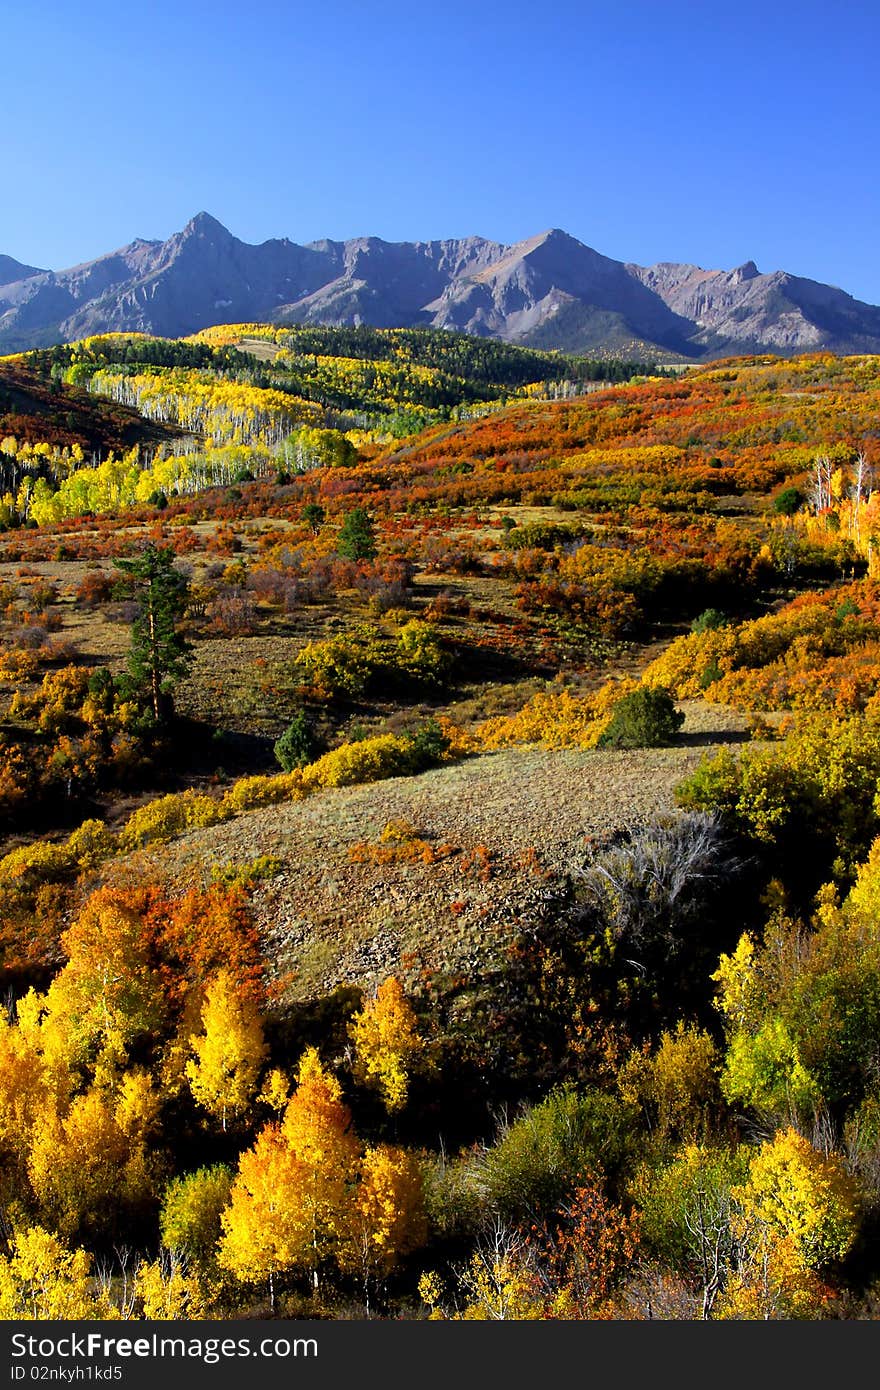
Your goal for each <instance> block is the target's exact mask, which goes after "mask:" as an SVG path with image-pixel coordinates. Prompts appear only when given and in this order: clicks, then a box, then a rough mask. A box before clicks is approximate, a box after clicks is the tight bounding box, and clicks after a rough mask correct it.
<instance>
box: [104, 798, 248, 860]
mask: <svg viewBox="0 0 880 1390" xmlns="http://www.w3.org/2000/svg"><path fill="white" fill-rule="evenodd" d="M228 815H229V812H228V810H227V809H226V807H225V806H224V804H223V802H222V801H218V800H216V799H215V798H214V797H212V796H203V795H200V794H199V793H198V792H194V791H186V792H177V793H174V792H172V793H171V794H170V795H168V796H160V797H158V798H157V799H156V800H155V801H148V802H147V804H146V805H145V806H141V807H139V808H138V810H137V811H134V812H132V814H131V815H130V816H129V818H128V820H127V821H126V822H125V825H124V826H123V827H122V830H121V831H120V834H119V841H120V844H121V846H122V848H123V849H137V848H140V847H141V846H142V845H147V844H150V843H151V842H153V841H157V840H159V841H161V840H170V839H172V838H173V837H174V836H175V835H180V834H181V833H182V832H183V831H184V830H190V829H193V828H195V827H197V826H206V825H216V824H218V822H220V821H223V820H227V819H228Z"/></svg>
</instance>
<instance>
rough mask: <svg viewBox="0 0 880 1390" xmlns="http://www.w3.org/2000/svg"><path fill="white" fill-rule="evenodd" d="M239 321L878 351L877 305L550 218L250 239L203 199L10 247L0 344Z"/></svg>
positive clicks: (693, 345)
mask: <svg viewBox="0 0 880 1390" xmlns="http://www.w3.org/2000/svg"><path fill="white" fill-rule="evenodd" d="M245 322H272V323H290V324H294V323H312V324H358V323H364V324H369V325H372V326H374V327H387V328H392V327H413V326H422V327H429V328H430V327H432V328H445V329H450V330H455V331H458V332H464V333H472V334H478V335H482V336H486V337H492V338H501V339H504V340H505V341H508V342H513V343H521V344H525V345H528V346H531V347H541V348H551V349H552V348H556V349H560V350H563V351H567V352H584V353H608V354H610V353H613V354H615V355H623V356H634V355H639V356H644V355H645V354H648V355H651V356H654V357H657V358H659V359H660V360H667V361H668V360H670V359H682V360H706V359H711V358H716V357H722V356H728V355H732V354H737V353H750V352H773V353H779V354H787V353H795V352H804V351H808V352H809V351H819V350H827V351H831V352H836V353H880V308H878V307H877V306H875V305H871V304H865V303H862V302H861V301H860V300H857V299H854V298H853V297H852V296H851V295H849V294H846V293H845V292H844V291H843V290H840V289H836V288H834V287H833V286H831V285H824V284H820V283H818V282H817V281H814V280H807V279H803V278H802V277H800V276H796V275H790V274H788V273H787V272H786V271H782V270H777V271H773V272H771V273H769V274H762V273H761V272H760V271H759V270H758V268H757V266H756V265H755V264H754V262H753V261H746V262H745V264H743V265H741V266H738V267H737V268H736V269H735V270H703V269H701V268H700V267H699V266H695V265H686V264H677V263H674V262H665V261H664V262H660V263H659V264H657V265H652V266H647V267H645V266H639V265H632V264H627V263H625V262H623V261H616V260H613V259H611V258H610V257H608V256H603V255H601V254H600V253H599V252H598V251H594V250H592V249H591V248H590V247H589V246H585V245H584V244H583V242H580V241H578V240H577V239H576V238H575V237H573V236H569V235H568V233H566V232H563V231H559V230H556V229H554V230H551V231H547V232H542V233H541V234H540V235H538V236H534V237H530V238H528V239H527V240H526V241H520V242H517V243H516V244H515V245H513V246H505V245H502V244H501V243H500V242H495V241H487V240H486V239H485V238H483V237H477V236H472V237H464V238H457V239H450V240H446V241H417V242H387V241H382V240H380V239H379V238H378V237H356V238H354V239H352V240H350V241H314V242H310V243H309V244H308V245H306V246H300V245H297V244H296V243H295V242H292V241H288V240H287V239H286V238H283V239H280V240H271V241H265V242H263V243H262V244H261V245H259V246H252V245H249V244H248V243H247V242H243V241H239V240H238V238H237V237H234V236H233V235H232V234H231V232H229V231H227V229H226V228H225V227H224V226H222V224H221V223H220V222H218V221H217V220H216V219H215V218H213V217H211V216H210V215H209V214H208V213H205V212H201V213H199V214H198V215H197V216H196V217H193V218H192V219H191V221H189V222H188V223H187V225H186V226H185V227H184V228H183V230H182V231H180V232H177V233H175V234H174V235H173V236H171V237H169V238H168V240H167V241H144V240H140V239H139V240H136V241H133V242H131V243H130V245H128V246H124V247H122V248H121V249H120V250H118V251H112V252H110V253H109V254H107V255H105V256H100V257H98V259H97V260H94V261H88V262H86V263H85V264H83V265H78V266H73V267H72V268H71V269H69V270H61V271H51V270H40V269H38V268H37V267H35V266H30V265H23V264H22V263H21V262H19V261H16V260H13V259H12V257H10V256H4V255H0V351H4V352H15V351H19V350H22V349H26V348H32V347H42V346H48V345H49V344H52V343H58V342H67V341H72V340H74V339H76V338H82V337H87V336H89V335H90V334H94V333H104V332H110V331H122V332H126V331H127V332H132V331H138V332H144V333H152V334H157V335H159V336H164V337H182V336H185V335H186V334H189V333H194V332H197V331H198V330H199V329H202V328H207V327H210V326H211V325H213V324H217V323H245Z"/></svg>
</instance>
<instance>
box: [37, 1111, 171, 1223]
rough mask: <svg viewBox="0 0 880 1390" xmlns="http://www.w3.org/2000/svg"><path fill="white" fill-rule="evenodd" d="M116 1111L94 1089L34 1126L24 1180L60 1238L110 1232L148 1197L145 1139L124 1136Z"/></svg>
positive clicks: (150, 1179)
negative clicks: (80, 1233)
mask: <svg viewBox="0 0 880 1390" xmlns="http://www.w3.org/2000/svg"><path fill="white" fill-rule="evenodd" d="M117 1113H118V1112H117V1102H116V1100H115V1098H114V1097H112V1096H110V1095H108V1094H105V1093H104V1092H102V1091H99V1090H97V1089H94V1088H93V1089H92V1090H90V1091H87V1092H85V1094H84V1095H81V1096H77V1097H76V1098H75V1100H73V1101H72V1103H71V1105H70V1108H69V1110H68V1111H67V1112H66V1113H59V1112H58V1111H57V1110H55V1109H54V1108H52V1107H49V1108H48V1109H47V1110H46V1111H45V1112H44V1113H43V1114H41V1116H40V1117H39V1119H38V1121H37V1123H36V1125H35V1127H34V1136H33V1143H32V1145H31V1152H30V1156H29V1159H28V1176H29V1178H30V1181H31V1186H32V1188H33V1190H34V1195H35V1196H36V1198H37V1200H38V1202H39V1203H40V1206H41V1208H42V1209H43V1211H44V1212H45V1213H46V1215H47V1216H48V1217H49V1218H50V1219H51V1220H52V1222H53V1224H54V1225H55V1227H56V1228H57V1229H58V1230H59V1231H60V1232H61V1234H62V1235H65V1236H67V1235H73V1234H74V1233H76V1232H77V1231H80V1230H81V1231H83V1232H84V1233H90V1234H91V1233H99V1234H113V1233H114V1232H115V1230H116V1223H117V1221H118V1219H119V1217H120V1215H121V1213H130V1212H131V1210H132V1208H137V1207H138V1206H139V1205H141V1204H142V1203H144V1202H145V1201H147V1200H148V1198H149V1197H150V1195H151V1193H152V1186H153V1175H152V1172H151V1166H150V1162H149V1157H148V1154H147V1152H146V1149H145V1146H144V1142H143V1135H140V1136H138V1135H134V1136H130V1135H128V1134H126V1133H125V1131H124V1130H123V1129H122V1128H121V1127H120V1124H119V1121H118V1118H117Z"/></svg>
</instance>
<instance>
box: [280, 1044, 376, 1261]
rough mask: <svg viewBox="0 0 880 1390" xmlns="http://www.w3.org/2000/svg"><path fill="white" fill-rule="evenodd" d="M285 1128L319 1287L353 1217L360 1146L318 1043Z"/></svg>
mask: <svg viewBox="0 0 880 1390" xmlns="http://www.w3.org/2000/svg"><path fill="white" fill-rule="evenodd" d="M281 1131H282V1134H283V1137H284V1141H285V1143H286V1144H287V1146H288V1148H289V1150H290V1152H291V1154H292V1155H293V1157H294V1159H295V1160H296V1162H297V1164H298V1165H299V1167H300V1170H301V1174H302V1179H301V1181H302V1186H301V1188H300V1192H299V1198H298V1204H299V1207H300V1209H301V1212H302V1216H303V1222H304V1226H305V1228H306V1229H307V1231H308V1246H307V1248H306V1250H304V1252H303V1260H302V1263H303V1264H305V1265H306V1266H307V1267H308V1268H309V1269H310V1270H311V1272H312V1280H313V1284H314V1287H315V1288H317V1286H318V1266H319V1264H320V1262H321V1260H322V1258H323V1256H324V1255H325V1254H326V1253H327V1252H328V1251H329V1250H330V1249H332V1247H333V1246H334V1244H335V1243H336V1242H337V1240H338V1239H339V1238H340V1236H341V1235H342V1234H343V1233H344V1230H345V1225H346V1222H347V1220H348V1216H349V1211H350V1205H351V1198H350V1189H351V1184H352V1179H353V1177H354V1174H355V1168H356V1164H357V1160H358V1156H359V1153H360V1144H359V1142H358V1139H357V1136H356V1134H355V1133H354V1131H353V1130H352V1127H351V1111H350V1110H349V1108H348V1106H347V1105H346V1104H345V1102H344V1101H343V1100H342V1090H341V1087H340V1085H339V1082H338V1081H337V1080H336V1077H335V1076H333V1075H332V1073H330V1072H329V1071H326V1070H325V1069H324V1068H323V1067H322V1066H321V1062H320V1058H319V1057H318V1053H317V1050H316V1049H315V1048H313V1047H312V1048H308V1049H307V1051H306V1052H305V1053H304V1054H303V1056H302V1058H301V1060H300V1064H299V1068H298V1071H297V1087H296V1090H295V1091H294V1093H293V1095H292V1096H291V1098H290V1100H289V1101H288V1103H287V1109H286V1110H285V1112H284V1118H283V1120H282V1122H281Z"/></svg>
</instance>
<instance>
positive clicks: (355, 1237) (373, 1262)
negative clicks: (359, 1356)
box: [340, 1144, 428, 1317]
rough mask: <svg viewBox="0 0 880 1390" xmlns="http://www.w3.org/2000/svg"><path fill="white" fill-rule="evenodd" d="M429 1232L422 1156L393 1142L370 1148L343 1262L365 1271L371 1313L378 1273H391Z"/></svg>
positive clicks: (362, 1161)
mask: <svg viewBox="0 0 880 1390" xmlns="http://www.w3.org/2000/svg"><path fill="white" fill-rule="evenodd" d="M427 1235H428V1223H427V1219H426V1216H425V1200H424V1183H423V1178H422V1168H421V1164H420V1163H419V1160H418V1158H417V1156H416V1155H415V1154H413V1153H408V1152H407V1151H406V1149H399V1148H394V1147H392V1146H391V1145H390V1144H380V1145H379V1146H378V1147H377V1148H369V1149H367V1151H366V1153H365V1154H364V1156H363V1159H362V1160H361V1165H360V1181H359V1182H358V1185H357V1190H356V1192H355V1195H354V1200H353V1202H352V1209H351V1216H350V1218H349V1221H348V1227H347V1231H346V1238H345V1243H344V1246H343V1249H342V1252H341V1259H340V1263H341V1264H342V1265H343V1267H344V1268H348V1269H352V1270H354V1271H357V1273H358V1274H359V1275H360V1278H361V1282H362V1285H363V1291H364V1302H365V1305H366V1310H367V1316H368V1317H369V1315H370V1292H371V1288H372V1284H373V1281H374V1279H375V1278H377V1277H378V1278H382V1277H384V1276H386V1275H388V1274H390V1273H391V1271H392V1270H393V1269H394V1268H395V1267H396V1265H397V1264H398V1263H399V1262H400V1259H401V1258H402V1256H404V1255H407V1254H409V1253H410V1251H412V1250H417V1249H419V1247H420V1246H422V1245H424V1243H425V1241H426V1240H427Z"/></svg>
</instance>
